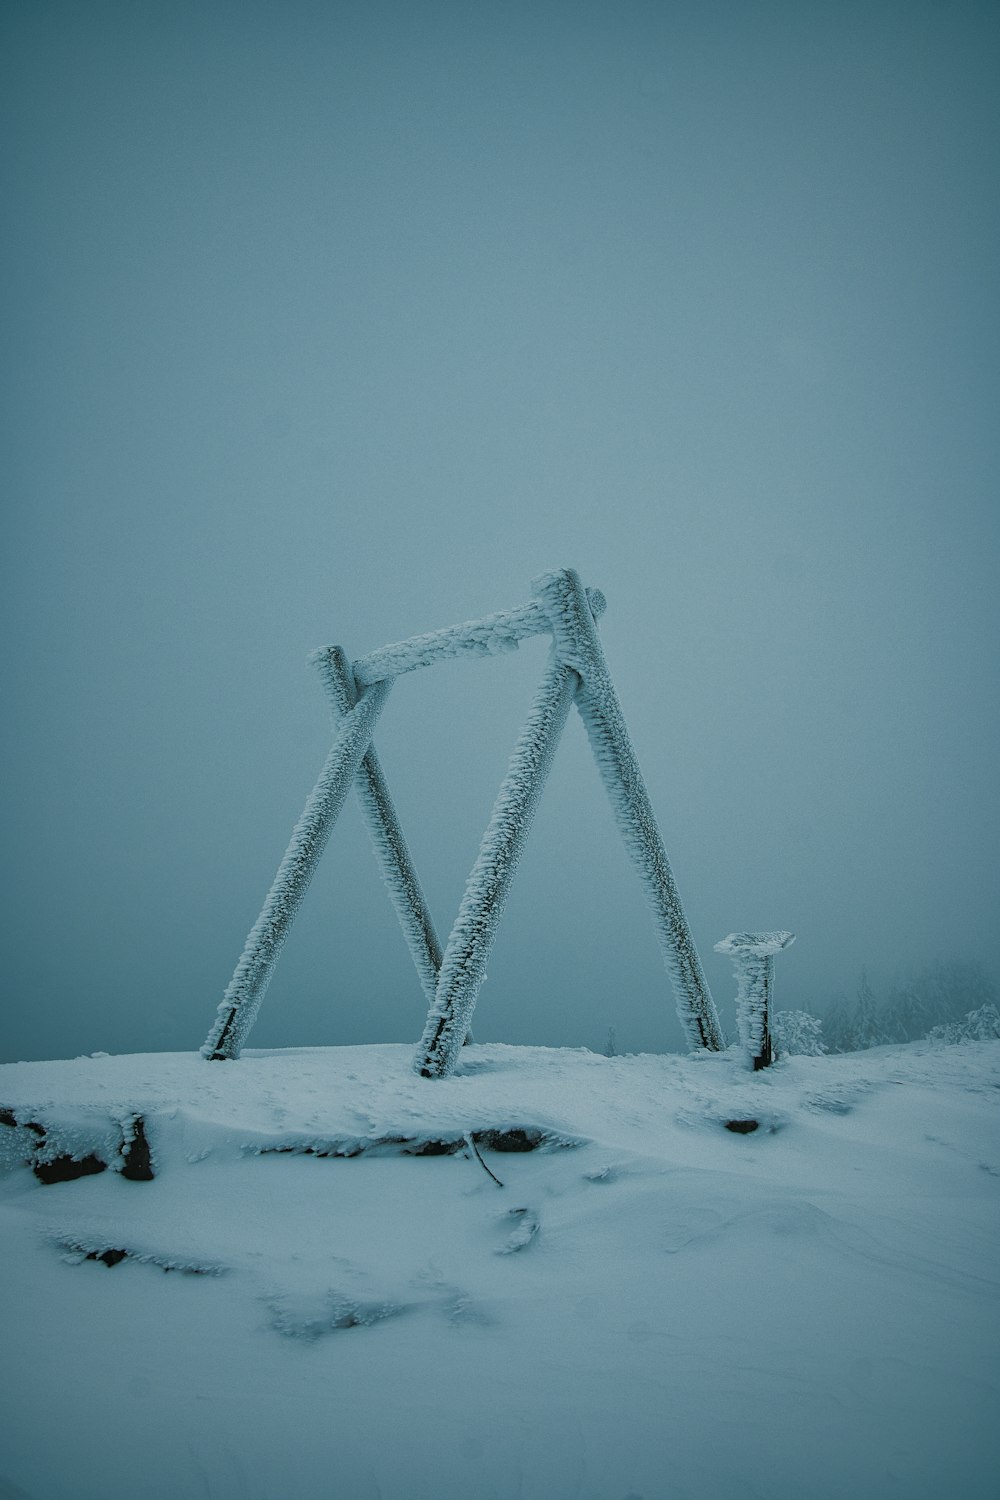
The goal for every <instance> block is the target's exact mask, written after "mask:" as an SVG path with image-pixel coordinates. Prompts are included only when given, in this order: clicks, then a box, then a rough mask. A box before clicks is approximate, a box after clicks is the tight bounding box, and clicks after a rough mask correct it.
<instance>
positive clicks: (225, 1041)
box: [201, 678, 392, 1061]
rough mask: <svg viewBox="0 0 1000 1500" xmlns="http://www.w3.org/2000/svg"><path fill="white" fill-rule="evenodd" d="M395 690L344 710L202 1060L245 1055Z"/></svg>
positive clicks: (384, 689)
mask: <svg viewBox="0 0 1000 1500" xmlns="http://www.w3.org/2000/svg"><path fill="white" fill-rule="evenodd" d="M391 687H392V679H391V678H390V679H388V680H386V681H384V682H379V683H376V684H375V685H374V686H373V687H370V688H368V689H366V691H365V692H364V693H363V694H362V695H361V697H360V698H359V699H358V701H357V703H356V704H355V705H354V707H353V708H352V709H351V710H350V712H349V713H347V714H346V715H345V717H344V721H343V724H342V725H341V729H340V734H339V735H338V736H337V738H336V739H335V740H334V742H333V746H332V748H331V750H330V753H329V755H328V756H327V758H326V761H325V763H324V765H323V769H322V771H321V772H320V775H319V780H318V781H317V782H316V785H315V786H314V787H313V789H312V791H311V792H310V794H309V798H308V800H307V802H306V805H305V808H304V809H303V812H302V816H301V817H300V818H299V821H298V822H297V823H296V825H295V829H294V831H293V833H292V838H291V842H290V843H289V845H288V848H287V849H286V850H285V855H284V858H283V859H282V861H281V864H280V865H279V866H278V873H277V874H276V875H275V877H274V882H273V884H272V886H271V889H270V890H269V891H268V893H267V898H266V900H265V902H264V905H263V908H262V909H261V913H260V916H259V917H258V918H257V920H256V922H255V923H254V925H253V927H252V928H251V929H250V933H249V935H248V937H247V940H246V943H245V945H244V948H243V952H242V954H241V956H240V961H239V963H238V964H237V965H236V969H235V971H234V973H233V977H232V979H231V980H230V981H229V987H228V988H227V990H226V993H225V995H224V996H223V999H222V1003H221V1004H220V1006H219V1009H218V1012H217V1014H216V1018H215V1024H214V1025H213V1027H212V1029H211V1031H210V1032H209V1034H208V1036H207V1038H206V1040H205V1044H204V1046H203V1047H202V1049H201V1052H202V1056H203V1057H207V1058H210V1059H212V1060H213V1061H219V1060H223V1059H227V1058H237V1057H239V1055H240V1050H241V1048H242V1047H243V1044H244V1042H245V1041H246V1038H247V1035H248V1033H249V1031H250V1028H251V1026H252V1025H253V1023H254V1021H255V1020H256V1019H257V1012H258V1011H259V1010H260V1005H261V1001H262V1000H263V998H264V992H265V990H266V989H267V986H268V984H269V983H270V979H271V975H272V973H273V971H274V965H275V963H276V962H277V958H278V954H279V953H280V952H281V949H282V946H283V944H284V941H285V938H286V937H287V936H288V929H289V928H290V927H291V924H292V920H293V918H294V916H295V913H296V912H297V911H298V909H299V906H300V905H301V902H302V898H303V896H304V895H305V893H306V890H307V889H308V886H309V882H310V880H311V879H312V874H313V871H314V870H315V868H316V864H317V862H318V860H319V857H320V855H321V854H322V853H323V850H324V849H325V847H326V841H327V839H328V838H329V836H330V830H331V828H332V827H333V825H334V823H335V822H336V821H337V818H338V816H339V815H340V810H341V808H342V807H343V805H344V803H345V801H346V800H347V794H348V792H349V791H350V789H351V786H352V784H353V782H354V778H355V776H356V775H357V774H358V770H359V768H360V766H361V762H362V760H363V759H364V756H365V752H366V751H367V749H368V746H369V745H370V744H371V738H372V734H373V732H374V729H375V724H376V721H377V719H378V716H379V714H380V713H381V712H382V709H383V707H384V706H385V701H386V699H387V698H388V696H389V690H390V688H391Z"/></svg>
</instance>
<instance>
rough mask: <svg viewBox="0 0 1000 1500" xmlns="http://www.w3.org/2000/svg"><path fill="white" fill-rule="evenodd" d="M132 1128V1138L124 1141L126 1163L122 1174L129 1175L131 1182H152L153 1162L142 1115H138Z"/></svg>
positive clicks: (123, 1148)
mask: <svg viewBox="0 0 1000 1500" xmlns="http://www.w3.org/2000/svg"><path fill="white" fill-rule="evenodd" d="M131 1130H132V1139H131V1140H127V1139H126V1140H125V1141H124V1142H123V1143H122V1160H123V1161H124V1163H125V1165H124V1166H123V1167H122V1176H123V1177H127V1178H128V1180H129V1182H152V1180H153V1163H152V1159H151V1157H150V1154H149V1141H148V1140H147V1139H146V1130H145V1125H144V1122H143V1118H142V1115H136V1117H135V1119H134V1120H133V1121H132V1126H131ZM126 1135H127V1132H126Z"/></svg>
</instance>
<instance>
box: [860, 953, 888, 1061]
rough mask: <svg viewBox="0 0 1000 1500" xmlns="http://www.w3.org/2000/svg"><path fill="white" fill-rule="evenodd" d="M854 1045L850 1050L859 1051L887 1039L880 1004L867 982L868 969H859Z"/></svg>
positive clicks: (876, 1045) (878, 1044)
mask: <svg viewBox="0 0 1000 1500" xmlns="http://www.w3.org/2000/svg"><path fill="white" fill-rule="evenodd" d="M853 1040H854V1045H853V1047H852V1048H851V1051H852V1052H861V1051H863V1050H864V1049H865V1048H866V1047H878V1046H880V1045H881V1044H882V1043H883V1042H885V1041H888V1037H887V1036H886V1033H885V1029H884V1027H883V1025H882V1018H881V1015H880V1006H879V1002H878V1000H877V999H876V998H875V991H874V990H873V989H872V987H871V985H870V984H869V983H868V970H867V969H862V970H861V979H860V981H859V983H858V1002H857V1005H856V1006H855V1009H854V1026H853Z"/></svg>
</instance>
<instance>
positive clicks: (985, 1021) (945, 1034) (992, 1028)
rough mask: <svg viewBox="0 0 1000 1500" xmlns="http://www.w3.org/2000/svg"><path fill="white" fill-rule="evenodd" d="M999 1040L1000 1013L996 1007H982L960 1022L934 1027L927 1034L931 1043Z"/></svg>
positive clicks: (970, 1012) (968, 1014) (969, 1013)
mask: <svg viewBox="0 0 1000 1500" xmlns="http://www.w3.org/2000/svg"><path fill="white" fill-rule="evenodd" d="M997 1038H1000V1011H998V1010H997V1008H996V1006H995V1005H981V1006H980V1007H979V1009H978V1010H970V1011H969V1012H968V1013H967V1014H966V1015H965V1016H963V1017H962V1019H961V1020H960V1021H952V1022H950V1023H949V1024H948V1025H947V1026H933V1027H932V1028H931V1030H930V1031H929V1032H928V1033H927V1040H928V1041H929V1042H992V1041H995V1040H996V1039H997Z"/></svg>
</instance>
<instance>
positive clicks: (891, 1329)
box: [0, 1042, 1000, 1500]
mask: <svg viewBox="0 0 1000 1500" xmlns="http://www.w3.org/2000/svg"><path fill="white" fill-rule="evenodd" d="M411 1058H412V1050H411V1048H409V1047H404V1046H372V1047H348V1048H328V1049H316V1050H297V1051H280V1052H253V1051H248V1052H246V1053H244V1056H243V1058H242V1060H241V1061H239V1062H236V1063H230V1062H222V1063H206V1062H205V1061H203V1060H202V1059H201V1058H200V1057H198V1056H196V1055H187V1054H177V1053H175V1054H162V1055H152V1054H150V1055H139V1056H133V1057H106V1056H98V1057H93V1058H78V1059H76V1060H73V1061H64V1062H49V1063H18V1064H13V1065H9V1066H6V1067H3V1068H0V1106H3V1109H4V1114H3V1116H2V1118H3V1120H4V1122H5V1126H6V1128H0V1147H2V1148H3V1151H4V1161H5V1170H4V1174H3V1176H2V1178H0V1241H2V1251H3V1268H4V1270H3V1278H2V1290H0V1299H2V1326H3V1331H4V1351H5V1352H4V1376H5V1378H4V1380H3V1391H2V1396H0V1408H2V1434H0V1436H2V1456H0V1497H3V1500H12V1497H14V1500H16V1497H24V1496H27V1497H30V1500H107V1497H109V1496H112V1495H114V1496H116V1497H122V1500H125V1497H140V1496H143V1497H150V1500H178V1497H188V1496H191V1497H202V1496H204V1497H211V1500H285V1497H292V1496H294V1497H300V1500H320V1497H323V1500H327V1497H331V1500H376V1497H378V1500H479V1497H483V1500H515V1497H516V1500H570V1497H580V1500H639V1497H641V1500H667V1497H669V1500H684V1497H688V1500H715V1497H720V1500H722V1497H729V1496H736V1497H740V1500H743V1497H766V1500H793V1497H794V1500H803V1497H806V1500H834V1497H837V1500H840V1497H845V1496H852V1497H858V1500H863V1497H869V1496H870V1497H875V1496H879V1497H882V1496H890V1497H892V1496H898V1497H901V1500H902V1497H905V1500H924V1497H926V1500H931V1497H934V1500H939V1497H943V1496H952V1495H954V1496H963V1497H967V1500H986V1497H987V1496H989V1497H992V1496H994V1495H995V1494H996V1485H997V1473H998V1465H1000V1430H998V1429H1000V1424H998V1422H997V1411H998V1409H1000V1318H998V1306H1000V1295H998V1294H1000V1253H998V1250H1000V1235H998V1229H1000V1213H998V1201H1000V1092H998V1090H1000V1042H986V1043H981V1044H977V1045H962V1046H952V1047H943V1048H938V1049H932V1048H931V1047H929V1046H924V1045H921V1044H913V1045H910V1046H907V1047H883V1048H878V1049H874V1050H872V1051H868V1052H864V1053H857V1054H852V1055H847V1056H838V1057H830V1058H794V1059H791V1060H790V1061H787V1062H783V1063H781V1064H779V1065H778V1066H776V1067H774V1068H772V1069H770V1070H768V1071H766V1072H763V1073H758V1074H755V1075H754V1074H750V1073H748V1072H747V1071H746V1070H745V1065H744V1064H743V1062H742V1061H741V1059H740V1057H739V1056H738V1055H737V1054H735V1053H732V1052H730V1053H727V1054H724V1055H721V1056H719V1055H716V1056H711V1055H708V1054H706V1055H703V1056H695V1057H689V1058H688V1057H678V1056H651V1055H643V1056H636V1057H617V1058H605V1057H601V1056H598V1055H596V1054H593V1053H589V1052H585V1051H563V1050H552V1049H543V1048H528V1047H508V1046H499V1045H477V1046H472V1047H469V1048H466V1049H465V1050H464V1051H463V1053H462V1061H461V1063H460V1068H459V1072H458V1073H457V1074H456V1076H454V1077H452V1078H448V1079H444V1080H435V1081H428V1080H426V1079H420V1078H417V1077H416V1076H415V1075H414V1074H413V1072H412V1071H411ZM137 1121H139V1122H141V1123H138V1124H137V1123H136V1122H137ZM751 1121H755V1122H756V1128H755V1129H752V1130H751V1129H749V1122H751ZM727 1122H731V1123H734V1122H739V1123H741V1124H742V1126H743V1129H742V1131H740V1130H733V1129H727V1128H726V1124H727ZM31 1125H33V1126H34V1127H35V1128H34V1129H32V1128H29V1127H30V1126H31ZM43 1131H44V1134H42V1132H43ZM467 1137H468V1138H469V1139H466V1138H467ZM144 1142H146V1143H148V1146H149V1151H150V1156H149V1164H148V1167H147V1164H146V1156H145V1151H144V1146H143V1143H144ZM426 1143H433V1144H432V1145H431V1146H430V1148H429V1150H428V1148H427V1145H426ZM526 1146H534V1147H535V1149H531V1150H525V1149H523V1148H524V1147H526ZM473 1147H477V1148H478V1150H479V1152H480V1154H481V1157H482V1164H481V1163H480V1161H479V1160H477V1159H476V1155H475V1154H474V1150H473V1149H472V1148H473ZM501 1148H507V1149H501ZM511 1148H522V1149H511ZM123 1151H124V1154H123ZM418 1153H422V1154H418ZM430 1153H434V1154H430ZM87 1157H92V1158H93V1159H92V1160H90V1161H89V1162H87V1163H86V1164H87V1165H88V1166H90V1167H91V1168H92V1169H94V1170H92V1171H91V1172H89V1173H88V1174H87V1175H84V1176H81V1177H78V1178H76V1179H75V1180H57V1181H51V1182H47V1183H46V1182H44V1181H42V1180H40V1176H39V1175H38V1174H39V1173H40V1174H41V1176H42V1177H45V1176H48V1177H56V1178H61V1177H65V1176H66V1175H67V1172H71V1171H73V1170H75V1169H73V1168H72V1167H70V1166H69V1163H68V1161H67V1158H68V1159H72V1158H77V1159H78V1160H79V1159H84V1158H87ZM29 1158H30V1159H31V1160H32V1161H33V1162H34V1164H35V1166H36V1171H33V1170H32V1168H31V1166H30V1165H28V1164H26V1161H27V1160H28V1159H29ZM60 1159H62V1160H60ZM102 1161H105V1162H107V1163H109V1164H110V1166H111V1168H112V1169H111V1170H96V1169H97V1168H99V1166H100V1163H101V1162H102ZM46 1163H48V1166H47V1167H46ZM123 1165H125V1166H127V1169H128V1170H127V1172H126V1173H123V1172H122V1170H121V1168H122V1167H123ZM486 1167H488V1168H489V1172H488V1171H487V1170H485V1168H486ZM150 1172H151V1173H152V1174H153V1175H152V1177H150V1175H149V1174H150ZM490 1173H493V1174H495V1176H496V1177H497V1178H499V1180H500V1182H501V1183H502V1184H503V1186H502V1187H501V1186H498V1184H497V1182H496V1181H494V1180H493V1178H492V1177H491V1176H490ZM122 1252H124V1254H123V1253H122ZM101 1256H103V1257H104V1259H103V1261H102V1260H101V1259H98V1258H97V1257H101ZM88 1257H89V1258H88Z"/></svg>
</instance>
